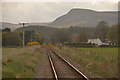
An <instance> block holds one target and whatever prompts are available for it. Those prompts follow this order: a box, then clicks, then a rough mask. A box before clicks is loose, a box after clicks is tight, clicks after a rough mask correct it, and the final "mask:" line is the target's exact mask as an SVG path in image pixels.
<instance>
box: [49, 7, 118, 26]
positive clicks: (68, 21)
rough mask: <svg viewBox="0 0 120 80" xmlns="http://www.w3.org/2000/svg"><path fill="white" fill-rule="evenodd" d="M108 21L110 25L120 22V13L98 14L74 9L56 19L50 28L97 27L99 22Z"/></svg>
mask: <svg viewBox="0 0 120 80" xmlns="http://www.w3.org/2000/svg"><path fill="white" fill-rule="evenodd" d="M102 20H104V21H106V22H107V23H108V24H109V25H112V24H116V23H117V22H118V12H112V11H111V12H110V11H109V12H107V11H106V12H97V11H93V10H88V9H79V8H78V9H72V10H70V11H69V12H68V13H67V14H65V15H63V16H60V17H58V18H56V19H55V20H54V21H53V22H52V23H50V24H49V25H48V26H52V27H70V26H87V27H88V26H89V27H95V26H96V25H97V24H98V22H99V21H102Z"/></svg>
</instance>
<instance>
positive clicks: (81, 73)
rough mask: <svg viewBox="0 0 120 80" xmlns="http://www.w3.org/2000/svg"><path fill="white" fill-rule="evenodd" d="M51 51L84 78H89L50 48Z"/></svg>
mask: <svg viewBox="0 0 120 80" xmlns="http://www.w3.org/2000/svg"><path fill="white" fill-rule="evenodd" d="M50 50H51V51H52V52H53V53H55V54H56V55H57V56H58V57H60V58H61V59H62V60H63V61H64V62H66V63H67V64H68V65H69V66H70V67H71V68H73V69H74V70H75V71H76V72H77V73H79V74H80V75H81V76H83V77H84V78H85V79H86V80H89V79H88V78H87V76H85V75H84V74H83V73H82V72H80V71H79V70H78V69H77V68H75V67H74V66H73V65H72V64H71V63H70V62H68V61H67V60H66V59H64V58H63V57H62V56H60V55H59V54H57V53H56V52H55V51H53V50H52V49H50Z"/></svg>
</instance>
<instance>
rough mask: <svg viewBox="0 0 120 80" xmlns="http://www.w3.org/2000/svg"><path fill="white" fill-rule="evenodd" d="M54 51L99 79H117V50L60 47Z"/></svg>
mask: <svg viewBox="0 0 120 80" xmlns="http://www.w3.org/2000/svg"><path fill="white" fill-rule="evenodd" d="M56 50H59V51H60V54H62V55H63V56H65V57H67V58H69V59H71V60H72V61H75V62H77V63H78V64H79V65H82V66H84V67H85V68H87V69H89V70H90V71H92V72H93V73H94V74H97V75H99V76H101V78H116V77H118V48H68V47H60V48H56Z"/></svg>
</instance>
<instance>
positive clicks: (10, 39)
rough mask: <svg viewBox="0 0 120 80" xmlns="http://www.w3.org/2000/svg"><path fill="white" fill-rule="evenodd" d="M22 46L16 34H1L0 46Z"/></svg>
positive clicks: (18, 35)
mask: <svg viewBox="0 0 120 80" xmlns="http://www.w3.org/2000/svg"><path fill="white" fill-rule="evenodd" d="M21 44H22V38H21V36H20V34H19V33H18V32H9V33H8V32H3V33H2V45H3V46H13V45H14V46H19V45H21Z"/></svg>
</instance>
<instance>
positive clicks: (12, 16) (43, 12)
mask: <svg viewBox="0 0 120 80" xmlns="http://www.w3.org/2000/svg"><path fill="white" fill-rule="evenodd" d="M72 8H83V9H92V10H96V11H116V10H118V5H117V3H114V2H96V3H93V2H3V3H2V21H3V22H11V23H18V22H24V21H27V22H51V21H53V20H55V19H56V18H57V17H59V16H61V15H63V14H66V13H67V12H69V11H70V10H71V9H72Z"/></svg>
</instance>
